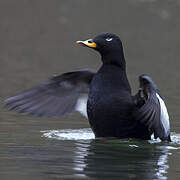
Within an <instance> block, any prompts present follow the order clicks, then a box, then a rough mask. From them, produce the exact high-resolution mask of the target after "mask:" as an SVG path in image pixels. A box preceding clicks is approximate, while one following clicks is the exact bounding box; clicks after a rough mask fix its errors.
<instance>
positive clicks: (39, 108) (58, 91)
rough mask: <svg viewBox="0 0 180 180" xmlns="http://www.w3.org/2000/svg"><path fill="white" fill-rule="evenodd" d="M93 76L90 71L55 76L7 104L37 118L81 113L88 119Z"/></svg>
mask: <svg viewBox="0 0 180 180" xmlns="http://www.w3.org/2000/svg"><path fill="white" fill-rule="evenodd" d="M94 74H95V73H94V72H93V71H90V70H80V71H74V72H68V73H64V74H62V75H60V76H55V77H53V78H51V79H50V80H49V81H47V82H44V83H42V84H40V85H38V86H36V87H34V88H31V89H29V90H26V91H24V92H23V93H20V94H17V95H16V96H13V97H10V98H8V99H6V100H5V104H6V106H7V107H9V110H13V111H18V112H19V113H27V114H30V115H34V116H43V117H61V116H63V115H65V114H68V113H71V112H73V111H79V112H81V113H82V112H84V113H83V114H84V115H85V116H86V117H87V112H85V111H86V104H87V96H88V92H89V86H90V83H91V80H92V78H93V76H94Z"/></svg>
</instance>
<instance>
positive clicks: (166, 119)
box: [156, 93, 170, 136]
mask: <svg viewBox="0 0 180 180" xmlns="http://www.w3.org/2000/svg"><path fill="white" fill-rule="evenodd" d="M156 96H157V98H158V100H159V103H160V107H161V115H160V119H161V122H162V125H163V127H164V130H165V133H166V135H167V136H168V135H169V133H170V126H169V115H168V111H167V108H166V105H165V103H164V101H163V100H162V98H161V97H160V96H159V94H158V93H156Z"/></svg>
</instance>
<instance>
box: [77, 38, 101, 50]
mask: <svg viewBox="0 0 180 180" xmlns="http://www.w3.org/2000/svg"><path fill="white" fill-rule="evenodd" d="M76 43H77V44H80V45H83V46H86V47H90V48H96V46H97V45H96V43H95V42H93V40H92V39H88V40H86V41H76Z"/></svg>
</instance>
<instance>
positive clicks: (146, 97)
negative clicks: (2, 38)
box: [134, 75, 170, 141]
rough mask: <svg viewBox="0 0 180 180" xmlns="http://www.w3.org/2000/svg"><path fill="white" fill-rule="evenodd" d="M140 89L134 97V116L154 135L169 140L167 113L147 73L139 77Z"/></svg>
mask: <svg viewBox="0 0 180 180" xmlns="http://www.w3.org/2000/svg"><path fill="white" fill-rule="evenodd" d="M139 81H140V89H139V92H138V93H137V94H136V96H135V97H134V99H135V103H136V109H135V111H134V117H135V119H137V120H138V121H139V122H140V123H142V124H144V125H145V126H146V127H147V128H148V129H149V131H150V133H154V137H155V138H157V137H159V138H160V139H161V140H168V141H170V125H169V115H168V112H167V108H166V105H165V103H164V100H163V98H162V97H161V95H160V93H159V90H158V88H157V86H156V84H155V83H154V82H153V81H152V79H151V78H150V77H149V76H147V75H141V76H140V77H139Z"/></svg>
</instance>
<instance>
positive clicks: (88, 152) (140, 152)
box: [43, 128, 180, 180]
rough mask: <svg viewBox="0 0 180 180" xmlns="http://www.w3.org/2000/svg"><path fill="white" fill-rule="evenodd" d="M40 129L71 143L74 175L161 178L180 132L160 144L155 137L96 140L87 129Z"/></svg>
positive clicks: (164, 173) (47, 135)
mask: <svg viewBox="0 0 180 180" xmlns="http://www.w3.org/2000/svg"><path fill="white" fill-rule="evenodd" d="M43 132H44V134H43V136H45V137H48V138H50V139H52V138H53V139H58V140H61V141H62V140H65V142H68V141H69V142H73V143H74V145H75V147H74V150H73V152H72V153H73V155H72V161H73V163H72V173H73V176H74V177H77V178H81V177H88V178H93V179H116V178H117V179H119V178H123V179H163V180H164V179H167V171H168V168H169V162H168V159H169V156H170V155H171V154H172V153H171V151H172V150H176V149H179V148H180V147H179V143H180V135H178V134H175V133H173V134H172V141H173V142H172V143H162V142H160V141H158V140H154V139H153V140H151V141H135V140H118V139H111V140H107V139H98V140H97V139H94V134H93V132H92V131H91V129H89V128H88V129H78V130H71V129H67V130H59V131H58V130H50V131H43ZM67 140H68V141H67ZM61 141H60V142H61ZM171 145H172V146H171ZM176 146H178V147H176Z"/></svg>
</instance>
